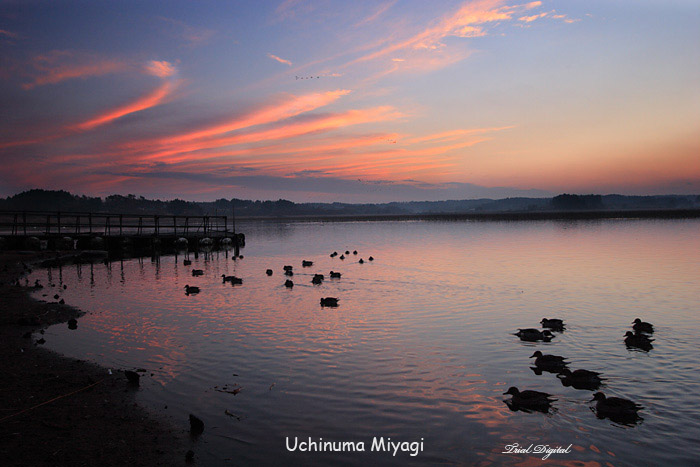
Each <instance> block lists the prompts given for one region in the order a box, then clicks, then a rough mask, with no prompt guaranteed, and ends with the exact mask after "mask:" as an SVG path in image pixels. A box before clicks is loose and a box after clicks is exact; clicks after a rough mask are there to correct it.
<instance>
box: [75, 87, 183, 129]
mask: <svg viewBox="0 0 700 467" xmlns="http://www.w3.org/2000/svg"><path fill="white" fill-rule="evenodd" d="M177 85H178V83H177V82H172V81H166V82H164V83H162V84H161V85H160V86H158V87H157V88H156V89H155V90H154V91H152V92H150V93H148V94H146V95H145V96H142V97H140V98H138V99H136V100H135V101H133V102H129V103H128V104H126V105H122V106H119V107H117V108H115V109H110V110H108V111H106V112H104V113H102V114H100V115H98V116H96V117H94V118H91V119H90V120H87V121H85V122H82V123H79V124H78V125H75V127H74V128H75V129H77V130H82V131H85V130H92V129H93V128H96V127H98V126H101V125H105V124H107V123H110V122H112V121H114V120H116V119H118V118H121V117H124V116H125V115H129V114H133V113H136V112H141V111H143V110H146V109H150V108H151V107H155V106H157V105H160V104H163V103H164V102H165V101H166V99H167V98H168V97H169V96H170V95H171V94H172V93H173V91H174V90H175V89H176V88H177Z"/></svg>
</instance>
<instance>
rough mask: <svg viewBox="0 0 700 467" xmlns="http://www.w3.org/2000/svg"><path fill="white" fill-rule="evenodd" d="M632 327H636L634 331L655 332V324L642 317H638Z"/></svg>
mask: <svg viewBox="0 0 700 467" xmlns="http://www.w3.org/2000/svg"><path fill="white" fill-rule="evenodd" d="M632 324H633V326H632V329H634V332H637V333H639V332H645V333H647V334H652V333H653V332H654V325H653V324H651V323H647V322H646V321H642V320H641V319H639V318H637V319H635V320H634V321H632Z"/></svg>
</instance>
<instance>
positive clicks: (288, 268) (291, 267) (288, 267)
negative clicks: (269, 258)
mask: <svg viewBox="0 0 700 467" xmlns="http://www.w3.org/2000/svg"><path fill="white" fill-rule="evenodd" d="M282 269H284V270H285V271H291V270H292V269H294V266H289V265H287V266H283V267H282Z"/></svg>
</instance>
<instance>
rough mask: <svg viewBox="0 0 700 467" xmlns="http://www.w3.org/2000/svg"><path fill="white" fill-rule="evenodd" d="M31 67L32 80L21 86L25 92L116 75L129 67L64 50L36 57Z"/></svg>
mask: <svg viewBox="0 0 700 467" xmlns="http://www.w3.org/2000/svg"><path fill="white" fill-rule="evenodd" d="M31 66H32V67H33V68H34V71H33V72H30V75H33V79H32V81H30V82H28V83H25V84H23V85H22V88H24V89H26V90H29V89H32V88H35V87H37V86H44V85H47V84H56V83H60V82H62V81H66V80H69V79H85V78H90V77H94V76H103V75H107V74H112V73H118V72H122V71H125V70H127V69H128V68H129V65H128V64H127V63H125V62H123V61H119V60H113V59H106V58H99V57H94V56H89V55H80V54H76V53H74V52H71V51H65V50H55V51H52V52H49V53H48V54H45V55H38V56H36V57H34V58H33V59H32V61H31Z"/></svg>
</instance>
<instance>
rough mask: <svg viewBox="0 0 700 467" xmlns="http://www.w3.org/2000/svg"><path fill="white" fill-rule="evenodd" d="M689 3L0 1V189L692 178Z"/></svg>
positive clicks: (378, 187)
mask: <svg viewBox="0 0 700 467" xmlns="http://www.w3.org/2000/svg"><path fill="white" fill-rule="evenodd" d="M698 43H700V4H697V2H691V1H669V2H652V1H638V2H630V1H624V2H622V1H605V2H603V1H534V2H508V1H499V0H483V1H447V0H445V1H439V2H423V1H402V0H389V1H384V2H382V1H372V2H369V1H366V2H343V1H304V0H285V1H277V2H272V1H270V2H247V1H238V2H196V3H194V2H176V1H173V2H42V1H35V2H7V1H3V2H0V54H1V57H2V58H1V60H2V62H1V63H0V64H1V65H2V66H1V67H0V68H1V71H0V103H1V104H2V105H1V106H0V115H1V118H2V120H1V123H0V158H2V161H3V164H4V167H5V169H4V170H3V172H2V175H0V195H8V194H12V193H15V192H18V191H21V190H23V189H28V188H37V187H39V188H53V189H67V190H70V191H72V192H76V193H81V194H91V195H107V194H111V193H122V194H126V193H135V194H138V195H144V196H153V197H161V198H173V197H181V198H186V199H198V200H206V199H215V198H220V197H226V198H231V197H238V198H254V199H277V198H280V197H282V198H287V199H292V200H295V201H350V202H353V201H355V202H372V201H393V200H436V199H454V198H474V197H483V196H488V197H506V196H518V195H524V196H546V195H549V194H556V193H561V192H578V193H629V194H661V193H700V153H699V150H700V138H698V137H697V135H698V134H700V132H699V131H698V130H700V88H699V87H698V86H697V83H698V82H700V49H698V47H697V44H698Z"/></svg>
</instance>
